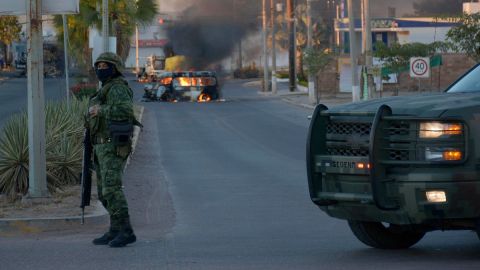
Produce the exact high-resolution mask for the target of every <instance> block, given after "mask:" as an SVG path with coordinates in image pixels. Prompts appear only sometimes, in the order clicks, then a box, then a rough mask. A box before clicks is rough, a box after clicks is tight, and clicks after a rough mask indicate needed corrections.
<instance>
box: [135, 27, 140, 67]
mask: <svg viewBox="0 0 480 270" xmlns="http://www.w3.org/2000/svg"><path fill="white" fill-rule="evenodd" d="M135 71H136V74H137V76H138V75H139V73H140V65H139V63H138V24H135Z"/></svg>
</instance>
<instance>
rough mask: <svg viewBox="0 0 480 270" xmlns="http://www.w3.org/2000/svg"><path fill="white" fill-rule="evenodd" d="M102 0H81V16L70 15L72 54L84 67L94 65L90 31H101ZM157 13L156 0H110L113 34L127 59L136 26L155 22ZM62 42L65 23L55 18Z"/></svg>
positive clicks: (118, 49) (123, 57) (59, 17)
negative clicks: (98, 8) (99, 7)
mask: <svg viewBox="0 0 480 270" xmlns="http://www.w3.org/2000/svg"><path fill="white" fill-rule="evenodd" d="M100 3H101V0H81V1H80V13H79V14H76V15H68V16H67V20H68V29H69V43H70V47H69V52H70V54H71V55H72V56H73V57H74V58H75V59H76V60H77V63H78V64H80V66H83V67H84V68H88V67H90V66H91V63H92V59H91V51H90V49H89V46H88V45H89V44H88V40H89V36H88V34H89V29H90V28H92V27H93V28H96V29H98V30H100V29H101V26H102V16H101V15H102V14H101V10H97V6H101V5H100ZM156 10H157V6H156V2H155V1H154V0H137V1H135V0H117V1H110V6H109V18H110V23H111V25H112V27H110V29H111V31H112V33H113V34H115V35H116V37H117V53H118V54H119V55H120V56H121V57H122V59H124V60H125V59H126V58H127V56H128V52H129V50H130V38H131V36H132V35H133V33H134V31H135V26H136V25H137V24H138V25H141V26H146V25H148V24H150V23H152V20H153V18H154V17H155V14H156ZM55 25H56V29H57V33H59V35H58V39H59V42H60V43H63V21H62V17H61V16H55Z"/></svg>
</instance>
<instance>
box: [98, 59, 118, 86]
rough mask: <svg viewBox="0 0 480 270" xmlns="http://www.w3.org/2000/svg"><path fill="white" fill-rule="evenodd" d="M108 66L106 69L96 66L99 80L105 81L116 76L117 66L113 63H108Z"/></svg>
mask: <svg viewBox="0 0 480 270" xmlns="http://www.w3.org/2000/svg"><path fill="white" fill-rule="evenodd" d="M107 65H108V68H106V69H98V68H95V74H97V78H98V80H100V81H101V82H105V81H106V80H108V79H110V78H113V77H115V75H116V73H117V71H116V70H115V67H114V66H113V65H112V64H111V63H107Z"/></svg>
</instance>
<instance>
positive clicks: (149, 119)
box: [0, 81, 480, 270]
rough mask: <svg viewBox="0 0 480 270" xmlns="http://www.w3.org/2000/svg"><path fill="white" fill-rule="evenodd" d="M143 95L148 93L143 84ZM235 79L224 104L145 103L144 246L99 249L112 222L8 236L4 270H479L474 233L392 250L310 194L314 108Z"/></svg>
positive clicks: (135, 201)
mask: <svg viewBox="0 0 480 270" xmlns="http://www.w3.org/2000/svg"><path fill="white" fill-rule="evenodd" d="M132 85H133V86H134V87H135V88H136V90H135V91H136V98H138V99H139V97H140V96H141V89H139V86H138V85H136V84H132ZM242 85H243V82H238V81H236V82H229V83H227V84H226V86H225V88H224V90H225V91H224V96H225V98H226V102H219V103H207V104H195V103H143V105H144V106H145V114H144V121H143V122H144V125H145V128H144V131H143V132H142V133H141V137H140V141H139V144H138V147H137V150H136V152H135V154H134V156H133V159H132V163H131V165H130V166H129V168H128V170H127V173H126V175H125V189H126V194H127V197H128V200H129V203H130V211H131V215H132V222H133V224H134V227H135V229H136V233H137V236H138V242H137V243H135V244H134V245H131V246H128V247H126V248H123V249H112V248H108V247H98V246H93V245H91V244H90V241H91V239H92V238H93V237H95V236H97V235H98V234H99V233H101V232H102V229H103V228H91V227H88V225H86V226H85V227H84V228H82V229H76V230H69V231H57V232H50V233H45V234H33V235H21V236H19V235H17V236H1V237H2V238H0V269H209V270H210V269H275V270H277V269H386V268H388V269H478V268H479V267H480V242H479V240H478V239H477V236H476V234H474V233H472V232H466V231H459V232H434V233H429V234H427V236H426V237H425V238H424V239H423V240H422V241H421V242H420V243H419V244H417V245H415V246H414V247H413V248H410V249H409V250H401V251H385V250H376V249H372V248H368V247H366V246H364V245H363V244H361V243H360V242H359V241H358V240H356V239H355V237H354V236H353V234H352V233H351V232H350V231H349V229H348V227H347V224H346V222H344V221H342V220H336V219H333V218H330V217H328V216H326V215H325V214H324V213H323V212H321V211H320V210H319V209H317V208H316V207H315V206H314V205H313V204H312V203H311V202H310V200H309V197H308V188H307V181H306V172H305V161H304V159H305V153H304V149H305V138H306V133H307V128H308V124H309V122H308V120H307V116H308V115H309V114H310V113H311V112H310V111H309V110H307V109H304V108H301V107H297V106H294V105H290V104H287V103H284V102H282V101H281V100H279V99H275V98H273V99H272V98H264V97H260V98H257V93H256V90H254V89H248V88H245V87H243V86H242Z"/></svg>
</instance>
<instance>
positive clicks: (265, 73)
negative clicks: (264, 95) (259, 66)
mask: <svg viewBox="0 0 480 270" xmlns="http://www.w3.org/2000/svg"><path fill="white" fill-rule="evenodd" d="M262 28H263V35H262V39H263V91H264V92H266V91H268V90H269V89H268V88H269V87H268V85H269V83H268V51H267V0H263V1H262Z"/></svg>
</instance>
